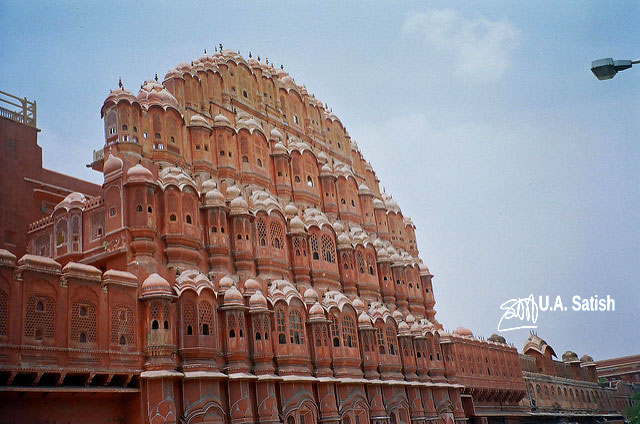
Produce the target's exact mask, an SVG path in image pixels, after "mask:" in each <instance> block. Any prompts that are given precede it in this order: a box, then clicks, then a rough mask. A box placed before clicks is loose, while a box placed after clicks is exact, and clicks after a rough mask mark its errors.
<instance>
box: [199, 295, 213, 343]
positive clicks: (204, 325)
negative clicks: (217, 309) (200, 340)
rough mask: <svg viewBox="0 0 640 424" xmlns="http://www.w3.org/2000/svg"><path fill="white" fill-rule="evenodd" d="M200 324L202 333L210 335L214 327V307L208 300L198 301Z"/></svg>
mask: <svg viewBox="0 0 640 424" xmlns="http://www.w3.org/2000/svg"><path fill="white" fill-rule="evenodd" d="M198 325H199V326H200V334H202V335H203V336H209V335H210V334H209V330H210V329H211V328H213V307H212V306H211V303H209V302H207V301H206V300H203V301H201V302H199V303H198Z"/></svg>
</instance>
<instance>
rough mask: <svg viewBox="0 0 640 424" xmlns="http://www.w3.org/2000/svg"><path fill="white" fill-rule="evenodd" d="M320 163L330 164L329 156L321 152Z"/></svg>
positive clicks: (319, 155)
mask: <svg viewBox="0 0 640 424" xmlns="http://www.w3.org/2000/svg"><path fill="white" fill-rule="evenodd" d="M318 162H319V163H322V164H325V163H327V162H329V158H328V157H327V155H326V154H325V153H324V152H320V153H318Z"/></svg>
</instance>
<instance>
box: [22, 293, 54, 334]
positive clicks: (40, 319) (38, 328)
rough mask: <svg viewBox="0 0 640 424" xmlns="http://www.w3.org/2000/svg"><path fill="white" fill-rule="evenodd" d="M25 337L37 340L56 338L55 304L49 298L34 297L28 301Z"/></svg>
mask: <svg viewBox="0 0 640 424" xmlns="http://www.w3.org/2000/svg"><path fill="white" fill-rule="evenodd" d="M26 309H27V313H26V316H25V324H24V335H25V337H31V338H34V339H36V340H43V339H52V338H53V336H54V322H55V311H54V302H53V299H51V298H50V297H48V296H41V295H34V296H31V297H29V299H28V300H27V307H26Z"/></svg>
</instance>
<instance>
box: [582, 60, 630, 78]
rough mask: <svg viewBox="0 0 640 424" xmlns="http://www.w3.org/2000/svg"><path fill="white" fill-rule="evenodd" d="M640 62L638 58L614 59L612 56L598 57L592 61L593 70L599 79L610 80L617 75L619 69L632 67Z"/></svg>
mask: <svg viewBox="0 0 640 424" xmlns="http://www.w3.org/2000/svg"><path fill="white" fill-rule="evenodd" d="M639 63H640V59H637V60H613V59H612V58H610V57H607V58H605V59H598V60H594V61H593V62H591V72H593V75H595V76H596V78H598V79H599V80H601V81H602V80H608V79H611V78H613V77H615V76H616V74H617V73H618V72H619V71H624V70H625V69H629V68H631V66H633V65H637V64H639Z"/></svg>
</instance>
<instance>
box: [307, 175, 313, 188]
mask: <svg viewBox="0 0 640 424" xmlns="http://www.w3.org/2000/svg"><path fill="white" fill-rule="evenodd" d="M307 185H308V186H309V187H313V178H311V175H307Z"/></svg>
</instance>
